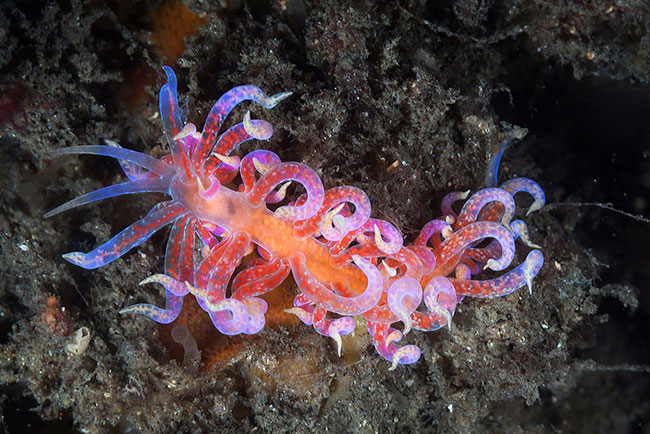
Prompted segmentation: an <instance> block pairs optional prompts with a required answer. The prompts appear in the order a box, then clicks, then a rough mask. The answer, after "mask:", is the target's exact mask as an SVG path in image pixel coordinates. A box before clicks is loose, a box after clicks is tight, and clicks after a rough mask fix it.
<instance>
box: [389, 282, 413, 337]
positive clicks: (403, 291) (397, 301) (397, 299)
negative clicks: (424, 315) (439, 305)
mask: <svg viewBox="0 0 650 434" xmlns="http://www.w3.org/2000/svg"><path fill="white" fill-rule="evenodd" d="M405 297H408V298H410V299H411V300H409V303H408V304H405V303H404V300H403V299H404V298H405ZM421 301H422V287H421V286H420V282H419V281H417V280H416V279H413V278H412V277H408V276H404V277H402V278H400V279H398V280H396V281H394V282H393V283H392V285H391V286H390V288H389V289H388V297H387V303H388V306H389V307H390V310H392V311H393V313H394V314H395V315H397V316H398V317H399V319H400V320H401V321H402V322H403V323H404V332H403V334H404V335H406V334H407V333H408V332H409V331H411V324H412V322H411V313H412V312H413V311H414V310H415V308H416V307H417V306H418V305H419V304H420V302H421ZM412 306H415V307H412ZM410 307H412V308H410Z"/></svg>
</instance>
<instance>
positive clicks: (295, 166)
mask: <svg viewBox="0 0 650 434" xmlns="http://www.w3.org/2000/svg"><path fill="white" fill-rule="evenodd" d="M286 181H296V182H298V183H300V184H302V185H303V186H304V187H305V190H307V201H306V202H305V203H304V204H303V205H300V206H281V207H280V208H278V209H277V210H275V215H276V216H277V217H282V218H288V219H292V220H304V219H306V218H309V217H311V216H313V215H314V214H316V213H317V212H318V209H319V208H320V207H321V205H322V204H323V200H324V198H325V190H324V189H323V183H322V182H321V180H320V178H319V177H318V175H317V174H316V172H314V170H313V169H312V168H310V167H308V166H305V165H304V164H300V163H292V162H289V163H280V164H277V165H275V166H273V167H271V168H270V169H269V170H267V171H266V173H264V175H262V177H261V178H260V179H259V180H258V181H257V183H256V184H255V185H254V186H253V189H252V190H251V191H250V192H249V193H248V194H247V195H246V199H247V200H248V203H250V205H251V206H253V207H256V206H259V205H261V204H262V202H263V201H264V198H265V197H266V196H267V195H268V194H269V193H270V192H271V191H273V189H274V188H275V187H276V186H278V185H279V184H281V183H283V182H286Z"/></svg>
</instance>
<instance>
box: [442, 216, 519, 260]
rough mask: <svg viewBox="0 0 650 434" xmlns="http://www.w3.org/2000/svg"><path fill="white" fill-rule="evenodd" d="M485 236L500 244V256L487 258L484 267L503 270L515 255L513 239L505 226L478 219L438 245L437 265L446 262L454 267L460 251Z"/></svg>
mask: <svg viewBox="0 0 650 434" xmlns="http://www.w3.org/2000/svg"><path fill="white" fill-rule="evenodd" d="M485 238H494V239H495V240H497V241H498V242H499V244H500V245H501V256H500V257H499V258H498V259H489V260H488V261H487V264H486V268H490V269H492V270H494V271H500V270H504V269H505V268H507V267H508V265H510V263H511V262H512V260H513V258H514V256H515V241H514V238H513V236H512V233H511V232H510V231H509V230H508V229H506V228H505V226H503V225H500V224H499V223H495V222H490V221H485V222H481V221H479V222H475V223H472V224H470V225H468V226H465V227H463V228H461V229H459V230H457V231H456V232H454V233H453V234H452V235H451V237H449V239H447V240H445V241H444V242H443V243H442V244H440V247H439V248H438V249H436V260H437V263H438V267H440V266H442V265H443V264H446V266H447V267H448V266H449V265H451V268H453V267H455V266H456V263H458V261H459V260H460V257H459V254H460V253H462V252H463V251H464V250H465V249H467V248H468V247H470V246H471V245H472V244H474V243H475V242H476V241H480V240H483V239H485ZM454 260H455V262H454ZM445 269H446V268H445ZM449 271H451V269H450V270H449Z"/></svg>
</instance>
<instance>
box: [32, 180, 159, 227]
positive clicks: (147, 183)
mask: <svg viewBox="0 0 650 434" xmlns="http://www.w3.org/2000/svg"><path fill="white" fill-rule="evenodd" d="M168 190H169V182H168V180H166V179H160V178H151V179H138V180H136V181H127V182H123V183H121V184H115V185H109V186H107V187H103V188H100V189H98V190H95V191H91V192H90V193H86V194H83V195H81V196H78V197H75V198H74V199H72V200H70V201H68V202H66V203H64V204H62V205H59V206H57V207H56V208H54V209H53V210H51V211H49V212H47V213H45V214H44V215H43V217H44V218H48V217H52V216H54V215H57V214H60V213H62V212H64V211H67V210H69V209H71V208H75V207H78V206H80V205H85V204H87V203H91V202H95V201H98V200H102V199H107V198H109V197H115V196H121V195H124V194H135V193H167V191H168Z"/></svg>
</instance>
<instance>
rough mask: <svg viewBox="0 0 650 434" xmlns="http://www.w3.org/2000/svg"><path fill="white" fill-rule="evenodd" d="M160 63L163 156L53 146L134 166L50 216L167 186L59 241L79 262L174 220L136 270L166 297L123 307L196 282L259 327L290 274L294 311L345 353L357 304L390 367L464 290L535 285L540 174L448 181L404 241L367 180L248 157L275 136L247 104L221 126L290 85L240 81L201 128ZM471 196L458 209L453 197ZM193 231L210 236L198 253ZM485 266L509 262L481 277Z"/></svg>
mask: <svg viewBox="0 0 650 434" xmlns="http://www.w3.org/2000/svg"><path fill="white" fill-rule="evenodd" d="M163 69H164V71H165V73H166V74H167V83H166V84H164V85H163V86H162V88H161V90H160V100H159V103H160V118H161V120H162V124H163V129H164V133H165V135H166V138H167V142H168V143H169V148H170V154H168V155H166V156H164V157H162V158H160V159H156V158H154V157H151V156H149V155H146V154H142V153H139V152H134V151H131V150H128V149H124V148H121V147H119V145H117V144H114V143H112V142H109V145H110V146H77V147H71V148H64V149H59V150H56V151H54V155H57V156H62V155H70V154H94V155H103V156H107V157H112V158H115V159H117V160H118V161H119V163H120V165H121V166H122V169H123V171H124V173H125V175H126V177H127V178H128V180H127V181H126V182H123V183H120V184H116V185H111V186H108V187H104V188H101V189H99V190H96V191H93V192H90V193H87V194H85V195H82V196H79V197H77V198H75V199H73V200H71V201H69V202H67V203H65V204H63V205H61V206H59V207H57V208H55V209H54V210H52V211H50V212H48V213H47V214H45V217H50V216H53V215H55V214H58V213H60V212H62V211H65V210H68V209H70V208H73V207H76V206H79V205H82V204H86V203H90V202H94V201H97V200H99V199H104V198H108V197H113V196H118V195H124V194H133V193H144V192H159V193H166V194H167V195H169V196H170V197H171V200H168V201H166V202H161V203H158V204H157V205H156V206H154V207H153V209H152V210H151V211H150V212H149V213H148V214H147V215H146V216H145V217H143V218H142V219H141V220H139V221H137V222H135V223H133V224H132V225H131V226H129V227H128V228H126V229H124V230H123V231H122V232H120V233H119V234H117V235H116V236H115V237H113V238H112V239H111V240H109V241H108V242H106V243H105V244H103V245H101V246H99V247H97V248H96V249H94V250H93V251H91V252H89V253H81V252H72V253H67V254H65V255H63V257H64V258H65V259H66V260H67V261H69V262H71V263H73V264H75V265H78V266H80V267H83V268H86V269H94V268H97V267H101V266H103V265H106V264H108V263H109V262H112V261H114V260H116V259H117V258H119V257H120V256H122V255H124V254H125V253H126V252H128V251H129V250H131V249H132V248H134V247H136V246H139V245H140V244H142V243H143V242H144V241H146V240H147V239H148V238H149V237H150V236H151V235H152V234H153V233H154V232H156V231H157V230H159V229H161V228H162V227H163V226H165V225H168V224H173V226H172V229H171V233H170V235H169V240H168V242H167V248H166V252H165V265H164V273H163V274H156V275H153V276H150V277H148V278H147V279H145V280H144V281H143V282H142V283H143V284H144V283H152V282H155V283H158V284H160V285H162V286H163V287H164V288H165V290H166V303H165V307H164V308H161V307H157V306H154V305H150V304H136V305H133V306H129V307H126V308H124V309H122V310H121V311H120V313H138V314H142V315H145V316H147V317H149V318H151V319H153V320H155V321H157V322H159V323H170V322H172V321H174V319H176V317H177V316H178V314H179V312H180V311H181V307H182V304H183V297H185V296H186V295H188V294H192V295H193V296H194V297H196V300H197V301H198V303H199V305H200V306H201V307H202V308H203V309H204V310H205V311H206V312H207V314H208V315H209V317H210V319H211V320H212V323H213V324H214V326H215V327H216V329H217V330H218V331H219V332H221V333H224V334H227V335H236V334H240V333H246V334H254V333H257V332H259V331H260V330H261V329H262V328H263V327H264V322H265V320H264V315H265V312H266V310H267V304H266V302H265V301H264V299H262V298H260V296H261V295H262V294H264V293H266V292H268V291H271V290H273V289H274V288H276V287H277V286H278V285H280V283H282V281H284V280H285V279H286V278H287V277H288V276H289V274H292V275H293V278H294V279H295V282H296V284H297V287H298V294H297V295H296V296H295V299H294V307H293V308H291V309H288V310H287V312H289V313H291V314H295V315H296V316H297V317H298V318H300V320H301V321H302V322H304V323H305V324H307V325H313V327H314V329H316V331H317V332H318V333H320V334H322V335H324V336H328V337H330V338H332V339H334V340H335V341H336V344H337V348H338V353H339V355H340V352H341V336H343V335H346V334H348V333H350V332H352V331H353V330H354V328H355V326H356V321H355V317H362V318H363V319H364V322H365V324H366V325H367V328H368V331H369V333H370V335H371V336H372V340H373V343H374V346H375V348H376V349H377V351H378V352H379V353H380V354H381V356H382V357H384V358H385V359H387V360H389V361H390V362H391V363H392V366H391V369H395V368H396V367H397V365H398V364H409V363H414V362H415V361H417V360H418V359H419V357H420V349H419V348H418V347H417V346H416V345H412V344H411V345H404V346H400V345H398V342H399V341H400V340H401V339H402V337H403V336H404V335H406V334H407V333H409V331H411V330H413V329H417V330H422V331H432V330H436V329H439V328H441V327H445V326H446V327H449V328H450V327H451V320H452V317H453V315H454V311H455V309H456V305H457V303H459V302H460V301H461V300H462V299H463V297H466V296H469V297H483V298H493V297H501V296H505V295H507V294H510V293H512V292H513V291H516V290H517V289H519V288H521V287H523V286H524V285H527V286H528V287H529V288H532V279H533V278H534V277H535V276H536V275H537V273H538V272H539V270H540V268H541V266H542V263H543V256H542V253H541V251H540V250H539V246H536V245H535V244H533V243H532V242H531V240H530V237H529V235H528V230H527V227H526V224H525V223H524V222H523V221H522V220H513V219H514V215H515V201H514V196H515V194H516V193H518V192H524V193H526V194H528V195H530V196H532V198H533V203H532V205H531V206H530V208H529V209H528V213H530V212H533V211H535V210H538V209H540V208H541V207H542V206H543V205H544V201H545V197H544V192H543V191H542V189H541V188H540V187H539V185H538V184H537V183H535V182H534V181H532V180H530V179H526V178H517V179H513V180H510V181H507V182H505V183H504V184H502V185H501V186H500V187H498V188H497V187H494V186H491V187H489V188H485V189H482V190H480V191H478V192H476V193H474V194H473V195H472V196H470V197H469V198H467V196H468V194H469V192H465V193H463V192H452V193H449V194H448V195H447V196H446V197H445V198H444V200H443V202H442V216H440V217H439V218H436V219H434V220H431V221H430V222H429V223H427V224H426V225H425V226H424V227H423V228H422V231H421V232H420V234H419V235H418V236H417V238H416V239H415V241H414V242H413V244H411V245H404V242H403V238H402V234H400V232H399V231H398V230H397V229H396V228H395V226H393V225H392V224H391V223H389V222H387V221H384V220H380V219H377V218H373V217H371V206H370V201H369V200H368V197H367V196H366V194H365V193H364V192H363V191H361V190H360V189H359V188H356V187H352V186H342V187H334V188H331V189H329V190H327V191H325V190H324V188H323V184H322V182H321V180H320V179H319V177H318V176H317V174H316V172H314V170H312V169H311V168H309V167H308V166H306V165H304V164H301V163H297V162H282V161H281V160H280V158H279V157H278V156H277V155H276V154H274V153H273V152H270V151H265V150H258V151H254V152H251V153H249V154H247V155H245V156H244V157H243V158H240V157H239V156H236V155H233V154H232V153H233V151H235V150H236V149H237V148H238V147H239V145H240V144H242V143H243V142H245V141H247V140H251V139H258V140H267V139H269V138H270V137H271V135H272V132H273V129H272V127H271V125H270V124H269V123H268V122H266V121H264V120H257V119H251V117H250V112H247V113H246V115H245V116H244V119H243V121H242V122H241V123H238V124H236V125H234V126H232V127H231V128H229V129H227V130H226V131H225V132H223V133H222V134H221V135H219V134H218V133H219V131H220V129H221V126H222V123H223V121H224V119H225V118H226V116H227V115H228V114H229V113H230V111H231V110H232V109H233V108H234V107H235V106H236V105H238V104H239V103H241V102H242V101H246V100H252V101H254V102H256V103H257V104H259V105H261V106H262V107H264V108H267V109H269V108H272V107H274V106H275V105H277V104H278V103H279V102H280V101H282V100H283V99H285V98H286V97H288V96H289V95H290V94H291V93H290V92H284V93H279V94H277V95H274V96H267V95H266V94H265V93H264V92H263V91H262V90H260V89H259V88H257V87H255V86H239V87H235V88H233V89H231V90H230V91H228V92H226V93H225V94H224V95H223V96H222V97H221V98H220V99H219V100H218V101H217V102H216V103H215V105H214V106H213V108H212V110H211V111H210V113H209V114H208V117H207V120H206V122H205V125H204V127H203V131H202V132H198V131H197V129H196V126H195V125H194V124H192V123H187V124H183V123H182V122H181V118H180V115H179V108H178V101H177V95H176V76H175V74H174V72H173V71H172V69H171V68H170V67H167V66H164V67H163ZM497 164H498V162H497ZM237 175H239V177H237ZM290 183H296V184H299V185H301V186H302V188H303V189H304V193H303V194H302V195H301V196H299V197H297V198H296V200H294V201H293V202H289V201H288V200H287V198H286V192H287V187H288V186H289V184H290ZM465 199H467V200H466V202H465V203H464V204H463V205H462V208H461V209H460V212H458V213H456V212H455V211H454V207H453V205H454V203H456V202H459V201H462V200H465ZM269 204H272V207H271V209H273V210H271V209H270V208H269V207H268V206H267V205H269ZM196 237H198V238H196ZM517 239H519V240H520V241H521V242H522V243H523V244H524V245H526V246H527V247H529V248H530V251H529V252H528V254H527V256H526V258H525V260H524V261H523V262H522V263H520V264H519V265H517V266H515V267H511V269H510V270H509V271H505V270H506V269H507V268H509V267H510V266H511V263H512V261H513V259H514V257H515V241H516V240H517ZM197 240H200V243H201V245H202V249H201V250H200V257H201V260H200V261H197V262H198V263H195V241H197ZM255 251H256V252H257V254H256V256H257V257H256V258H255V259H252V260H250V261H249V262H247V266H246V267H245V268H244V269H241V270H240V271H239V272H238V273H237V275H236V276H234V277H233V274H234V273H235V271H236V269H237V268H238V267H239V266H240V264H241V261H242V258H243V257H244V256H246V255H249V254H254V252H255ZM196 253H197V257H199V255H198V252H196ZM486 269H489V270H493V271H496V272H500V271H503V273H502V274H501V275H498V276H497V277H493V278H490V279H483V280H480V279H477V277H481V274H482V273H483V271H484V270H486ZM493 275H494V273H493ZM531 291H532V289H531ZM400 322H401V323H402V325H397V323H400ZM395 327H398V328H395Z"/></svg>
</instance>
